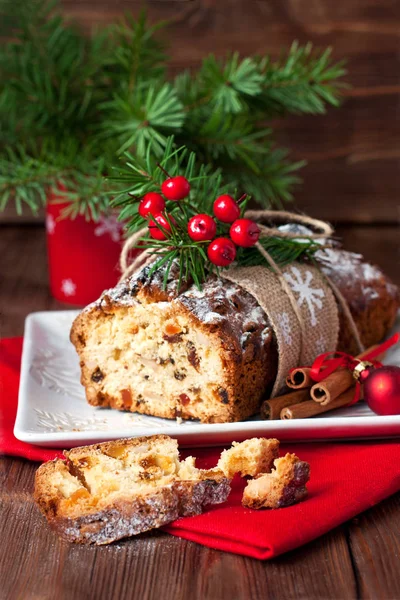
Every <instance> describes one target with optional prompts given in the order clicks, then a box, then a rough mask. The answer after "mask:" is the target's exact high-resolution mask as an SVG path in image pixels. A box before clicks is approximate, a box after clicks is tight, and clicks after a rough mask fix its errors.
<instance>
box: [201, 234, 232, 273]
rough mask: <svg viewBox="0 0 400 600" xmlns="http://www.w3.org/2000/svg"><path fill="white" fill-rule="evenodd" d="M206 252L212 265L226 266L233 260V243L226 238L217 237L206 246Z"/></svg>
mask: <svg viewBox="0 0 400 600" xmlns="http://www.w3.org/2000/svg"><path fill="white" fill-rule="evenodd" d="M207 254H208V258H209V259H210V261H211V262H212V263H213V265H216V266H217V267H227V266H228V265H230V264H231V263H233V261H234V260H235V257H236V248H235V244H234V243H233V242H231V240H229V239H228V238H223V237H220V238H217V239H216V240H214V241H213V242H211V244H210V245H209V246H208V249H207Z"/></svg>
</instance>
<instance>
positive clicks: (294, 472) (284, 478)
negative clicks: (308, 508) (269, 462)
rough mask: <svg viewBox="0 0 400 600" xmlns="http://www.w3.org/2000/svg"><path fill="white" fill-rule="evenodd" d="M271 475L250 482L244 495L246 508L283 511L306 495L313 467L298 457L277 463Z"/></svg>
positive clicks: (280, 459)
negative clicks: (280, 509)
mask: <svg viewBox="0 0 400 600" xmlns="http://www.w3.org/2000/svg"><path fill="white" fill-rule="evenodd" d="M274 467H275V469H274V470H273V471H271V473H265V474H260V475H259V476H258V477H256V478H255V479H250V480H249V482H248V483H247V486H246V487H245V489H244V492H243V499H242V504H243V506H245V507H247V508H255V509H258V508H283V507H285V506H290V505H292V504H295V503H296V502H300V500H303V498H305V497H306V496H307V488H306V483H307V481H308V480H309V478H310V465H309V464H308V463H307V462H305V461H302V460H300V459H299V458H298V457H297V456H296V455H295V454H286V456H283V457H282V458H277V459H276V460H275V461H274Z"/></svg>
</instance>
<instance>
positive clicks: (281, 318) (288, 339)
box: [276, 312, 293, 346]
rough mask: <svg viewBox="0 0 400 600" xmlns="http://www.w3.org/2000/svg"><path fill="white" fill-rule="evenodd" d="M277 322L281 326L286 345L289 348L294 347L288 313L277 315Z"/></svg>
mask: <svg viewBox="0 0 400 600" xmlns="http://www.w3.org/2000/svg"><path fill="white" fill-rule="evenodd" d="M276 320H277V322H278V325H279V329H280V332H281V334H282V337H283V339H284V341H285V344H287V345H288V346H291V345H292V342H293V338H292V328H291V327H290V321H289V315H288V313H287V312H284V313H281V314H278V315H276Z"/></svg>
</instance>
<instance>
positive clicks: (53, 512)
mask: <svg viewBox="0 0 400 600" xmlns="http://www.w3.org/2000/svg"><path fill="white" fill-rule="evenodd" d="M64 454H65V457H66V460H65V461H64V460H60V459H55V460H53V461H50V462H47V463H44V464H43V465H41V467H39V469H38V470H37V472H36V478H35V500H36V502H37V503H38V505H39V507H40V509H41V511H42V512H43V514H44V515H45V517H46V518H47V520H48V522H49V524H50V526H51V527H52V528H53V529H54V530H55V531H56V532H57V533H58V534H59V535H60V536H61V537H63V538H64V539H66V540H68V541H70V542H77V543H81V544H108V543H110V542H112V541H114V540H119V539H121V538H124V537H127V536H131V535H137V534H138V533H141V532H143V531H148V530H149V529H153V528H154V527H161V526H162V525H165V524H166V523H170V522H171V521H174V520H175V519H177V518H178V517H181V516H191V515H197V514H200V513H201V512H202V511H203V507H204V506H205V505H207V504H219V503H221V502H224V501H225V500H226V499H227V497H228V495H229V492H230V482H229V479H227V478H226V477H225V475H224V474H223V472H222V471H221V470H219V469H217V468H215V469H210V470H204V469H197V468H196V466H195V460H194V458H193V457H188V458H187V459H186V460H185V461H182V462H180V461H179V453H178V444H177V442H176V440H173V439H171V438H170V437H168V436H166V435H158V436H150V437H142V438H135V439H125V440H117V441H114V442H104V443H102V444H96V445H93V446H83V447H81V448H74V449H73V450H70V451H68V452H64Z"/></svg>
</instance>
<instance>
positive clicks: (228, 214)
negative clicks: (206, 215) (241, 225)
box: [213, 194, 240, 223]
mask: <svg viewBox="0 0 400 600" xmlns="http://www.w3.org/2000/svg"><path fill="white" fill-rule="evenodd" d="M213 211H214V215H215V216H216V217H217V219H218V220H219V221H221V222H222V223H233V222H234V221H236V219H238V218H239V217H240V208H239V205H238V203H237V202H236V200H234V199H233V198H232V196H229V194H223V195H222V196H219V197H218V198H217V199H216V200H215V202H214V204H213Z"/></svg>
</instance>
